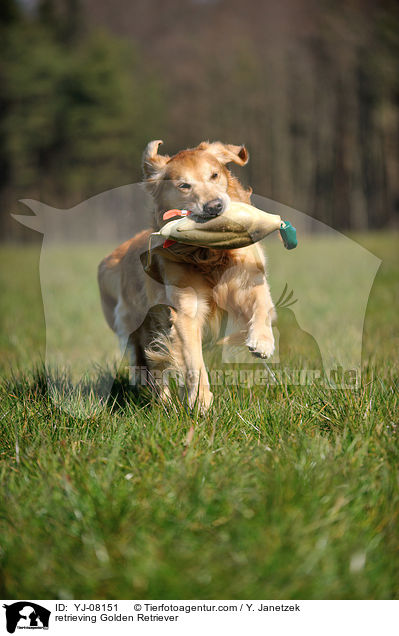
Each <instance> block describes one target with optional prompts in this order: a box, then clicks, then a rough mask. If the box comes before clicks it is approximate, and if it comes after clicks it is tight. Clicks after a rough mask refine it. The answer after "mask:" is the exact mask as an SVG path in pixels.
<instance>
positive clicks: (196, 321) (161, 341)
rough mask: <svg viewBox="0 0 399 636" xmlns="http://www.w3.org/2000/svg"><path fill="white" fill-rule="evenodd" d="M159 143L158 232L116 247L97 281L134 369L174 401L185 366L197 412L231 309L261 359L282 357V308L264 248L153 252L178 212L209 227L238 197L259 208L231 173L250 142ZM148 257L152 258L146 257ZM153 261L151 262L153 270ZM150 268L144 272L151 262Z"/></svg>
mask: <svg viewBox="0 0 399 636" xmlns="http://www.w3.org/2000/svg"><path fill="white" fill-rule="evenodd" d="M161 143H162V141H160V140H158V141H151V142H150V143H149V144H148V145H147V147H146V149H145V151H144V154H143V173H144V182H145V184H146V187H147V188H148V190H149V192H150V193H151V195H152V197H153V200H154V215H153V228H152V229H148V230H145V231H143V232H141V233H139V234H137V235H136V236H134V237H133V238H132V239H130V240H128V241H126V242H125V243H123V244H122V245H120V246H119V247H117V248H116V249H115V250H114V251H113V252H112V253H111V254H110V255H109V256H107V257H106V258H105V259H104V260H103V261H102V262H101V263H100V265H99V272H98V280H99V286H100V293H101V301H102V306H103V310H104V314H105V317H106V320H107V322H108V324H109V326H110V327H111V329H113V330H114V331H115V332H116V334H117V335H118V337H119V340H120V344H121V349H122V350H125V349H126V347H127V350H128V352H129V355H130V363H131V364H132V365H133V366H140V367H142V368H146V369H148V377H149V382H150V383H151V384H152V385H153V387H154V388H155V390H156V391H157V392H158V393H159V394H160V396H161V397H162V398H164V399H166V400H167V399H168V398H169V397H170V393H169V388H168V385H167V383H166V382H164V381H162V374H163V372H164V371H165V370H166V369H171V368H173V369H176V370H177V371H178V372H179V376H180V377H182V378H183V380H184V391H185V392H186V395H187V399H188V403H189V406H190V407H191V408H192V407H193V406H194V404H195V403H196V401H198V405H199V407H200V409H201V410H202V411H206V410H207V409H208V408H209V406H210V405H211V402H212V398H213V395H212V393H211V391H210V387H209V379H208V374H207V371H206V368H205V364H204V359H203V352H202V345H203V339H204V336H205V334H206V333H210V334H211V335H212V336H213V337H214V338H217V337H218V334H219V331H220V326H221V319H222V315H223V312H224V311H227V312H228V314H229V316H233V317H234V321H235V324H236V325H237V328H238V330H239V332H240V333H241V334H244V337H243V344H244V343H245V344H246V346H247V347H248V349H249V350H250V351H251V352H252V353H253V354H254V355H256V356H259V357H261V358H267V357H269V356H271V355H272V354H273V351H274V337H273V332H272V320H273V318H274V306H273V301H272V299H271V296H270V291H269V286H268V283H267V279H266V269H265V258H264V255H263V252H262V250H261V248H260V247H259V245H258V244H255V245H251V246H249V247H245V248H239V249H232V250H220V249H217V250H215V249H208V248H204V247H192V246H188V245H182V244H178V243H175V244H174V245H171V246H170V247H167V248H163V247H162V246H158V247H157V248H156V249H151V245H150V234H151V232H152V231H154V229H155V230H156V229H159V228H160V227H161V226H162V225H163V224H164V223H165V222H164V221H163V214H164V213H165V212H166V211H167V210H170V209H175V208H177V209H185V210H190V211H191V213H192V215H193V217H194V218H196V219H198V220H202V221H206V219H209V218H210V217H213V216H216V215H219V214H222V213H223V211H224V210H225V209H226V208H227V207H228V205H229V202H230V201H243V202H245V203H250V195H251V192H252V191H251V190H250V189H249V190H246V189H244V188H243V186H242V185H241V184H240V182H239V181H238V179H237V178H236V177H235V176H233V175H232V174H231V172H230V171H229V170H228V169H227V167H226V166H227V164H229V163H230V162H234V163H236V164H238V165H239V166H244V165H245V164H246V163H247V162H248V159H249V155H248V151H247V149H246V148H245V146H235V145H231V144H223V143H221V142H214V143H208V142H202V143H200V144H199V145H198V146H197V147H196V148H191V149H188V150H183V151H181V152H178V153H177V154H176V155H174V156H172V157H169V156H168V155H162V154H159V152H158V149H159V145H160V144H161ZM143 255H145V258H144V259H143ZM146 258H149V260H148V262H149V263H150V264H149V266H148V267H147V268H145V264H146ZM143 263H144V266H143Z"/></svg>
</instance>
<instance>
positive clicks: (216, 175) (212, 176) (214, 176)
mask: <svg viewBox="0 0 399 636" xmlns="http://www.w3.org/2000/svg"><path fill="white" fill-rule="evenodd" d="M218 176H219V174H218V173H217V172H214V173H213V174H212V175H211V179H212V181H214V180H215V179H217V178H218Z"/></svg>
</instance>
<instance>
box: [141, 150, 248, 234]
mask: <svg viewBox="0 0 399 636" xmlns="http://www.w3.org/2000/svg"><path fill="white" fill-rule="evenodd" d="M161 143H162V141H160V140H157V141H151V142H150V143H149V144H148V146H147V147H146V149H145V151H144V154H143V172H144V179H145V182H146V185H147V187H148V189H149V190H150V192H151V194H152V195H153V196H154V198H155V201H156V204H157V218H156V223H157V224H158V225H159V224H160V223H161V218H162V213H163V212H164V211H165V210H169V209H173V208H177V209H184V210H190V211H191V213H192V214H193V215H195V217H196V218H197V219H198V220H199V219H202V220H206V219H209V218H211V217H214V216H218V215H219V214H222V212H223V211H224V210H225V209H226V208H227V207H228V205H229V202H230V198H233V199H235V200H243V201H248V200H249V196H250V191H247V190H244V189H243V188H242V186H241V185H240V184H239V182H238V180H237V179H236V178H235V177H233V175H232V174H231V173H230V171H229V170H228V169H227V168H226V164H228V163H229V162H231V161H233V162H234V163H236V164H238V165H240V166H244V165H245V164H246V163H247V162H248V159H249V155H248V151H247V149H246V148H245V146H234V145H231V144H223V143H221V142H214V143H209V142H202V143H201V144H199V146H197V147H196V148H191V149H189V150H182V151H181V152H179V153H177V154H176V155H174V156H173V157H169V156H168V155H160V154H159V153H158V147H159V145H160V144H161Z"/></svg>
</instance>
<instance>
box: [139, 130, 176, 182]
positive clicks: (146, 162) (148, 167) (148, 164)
mask: <svg viewBox="0 0 399 636" xmlns="http://www.w3.org/2000/svg"><path fill="white" fill-rule="evenodd" d="M161 144H163V141H162V140H161V139H157V140H156V141H150V143H149V144H147V146H146V149H145V150H144V152H143V159H142V167H143V175H144V179H145V180H146V181H149V182H150V183H151V182H155V181H156V180H157V178H158V177H159V176H160V174H161V172H162V168H163V167H164V165H165V164H166V163H167V161H168V160H169V159H170V157H169V156H168V155H159V154H158V148H159V146H160V145H161Z"/></svg>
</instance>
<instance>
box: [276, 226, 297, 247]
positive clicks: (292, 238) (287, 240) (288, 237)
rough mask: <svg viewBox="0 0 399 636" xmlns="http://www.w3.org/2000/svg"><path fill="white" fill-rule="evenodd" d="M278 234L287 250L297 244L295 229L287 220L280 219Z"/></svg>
mask: <svg viewBox="0 0 399 636" xmlns="http://www.w3.org/2000/svg"><path fill="white" fill-rule="evenodd" d="M280 234H281V238H282V239H283V243H284V247H286V248H287V250H293V249H294V247H296V246H297V245H298V240H297V238H296V229H295V228H294V227H293V226H292V225H291V223H290V222H289V221H282V223H281V225H280Z"/></svg>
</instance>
